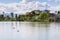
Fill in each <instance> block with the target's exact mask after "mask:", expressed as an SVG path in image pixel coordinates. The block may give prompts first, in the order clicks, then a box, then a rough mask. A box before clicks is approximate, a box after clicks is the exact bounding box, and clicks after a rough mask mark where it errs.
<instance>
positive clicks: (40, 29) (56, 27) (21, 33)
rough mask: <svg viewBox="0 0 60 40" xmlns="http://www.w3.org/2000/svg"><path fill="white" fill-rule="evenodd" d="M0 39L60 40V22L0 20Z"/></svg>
mask: <svg viewBox="0 0 60 40" xmlns="http://www.w3.org/2000/svg"><path fill="white" fill-rule="evenodd" d="M0 40H60V23H49V24H48V23H38V22H0Z"/></svg>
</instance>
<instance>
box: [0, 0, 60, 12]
mask: <svg viewBox="0 0 60 40" xmlns="http://www.w3.org/2000/svg"><path fill="white" fill-rule="evenodd" d="M24 1H25V2H26V3H25V2H24ZM28 1H29V2H28ZM46 5H47V8H48V9H50V10H59V8H60V6H58V7H53V6H51V7H50V5H49V4H48V3H47V2H42V3H40V2H39V1H32V0H31V2H30V0H22V1H21V2H19V3H8V4H4V3H0V12H3V11H4V12H15V13H25V12H28V11H32V10H44V9H45V8H46Z"/></svg>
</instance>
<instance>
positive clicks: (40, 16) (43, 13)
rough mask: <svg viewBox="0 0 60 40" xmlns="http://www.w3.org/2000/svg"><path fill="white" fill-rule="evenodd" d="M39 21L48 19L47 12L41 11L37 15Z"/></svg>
mask: <svg viewBox="0 0 60 40" xmlns="http://www.w3.org/2000/svg"><path fill="white" fill-rule="evenodd" d="M39 19H40V21H48V20H49V14H48V13H46V12H41V13H40V15H39Z"/></svg>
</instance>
